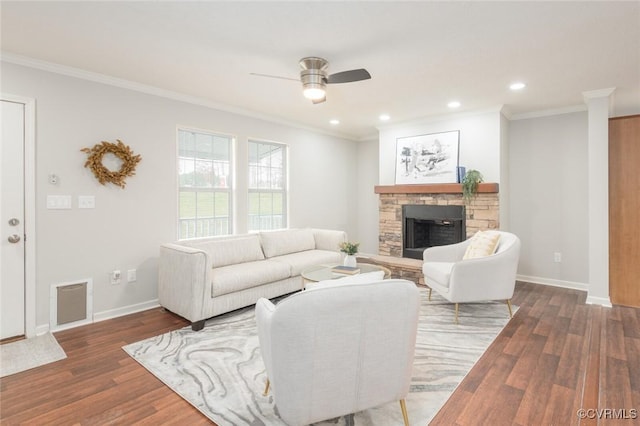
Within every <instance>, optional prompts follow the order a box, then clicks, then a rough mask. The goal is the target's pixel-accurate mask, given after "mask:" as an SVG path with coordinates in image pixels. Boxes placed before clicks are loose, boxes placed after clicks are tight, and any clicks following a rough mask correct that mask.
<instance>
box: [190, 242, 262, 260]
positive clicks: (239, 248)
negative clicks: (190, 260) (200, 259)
mask: <svg viewBox="0 0 640 426" xmlns="http://www.w3.org/2000/svg"><path fill="white" fill-rule="evenodd" d="M189 246H191V247H194V248H198V249H200V250H204V251H206V252H207V253H208V254H209V256H210V257H211V266H212V267H213V268H219V267H221V266H227V265H234V264H236V263H243V262H252V261H254V260H262V259H264V254H263V253H262V247H260V239H259V237H258V235H257V234H256V235H243V236H241V237H231V238H226V237H225V238H220V239H207V240H205V241H194V242H190V243H189Z"/></svg>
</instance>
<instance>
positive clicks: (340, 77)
mask: <svg viewBox="0 0 640 426" xmlns="http://www.w3.org/2000/svg"><path fill="white" fill-rule="evenodd" d="M370 78H371V74H369V71H367V70H365V69H364V68H360V69H357V70H349V71H342V72H337V73H335V74H331V75H330V76H328V77H327V84H336V83H350V82H352V81H360V80H368V79H370Z"/></svg>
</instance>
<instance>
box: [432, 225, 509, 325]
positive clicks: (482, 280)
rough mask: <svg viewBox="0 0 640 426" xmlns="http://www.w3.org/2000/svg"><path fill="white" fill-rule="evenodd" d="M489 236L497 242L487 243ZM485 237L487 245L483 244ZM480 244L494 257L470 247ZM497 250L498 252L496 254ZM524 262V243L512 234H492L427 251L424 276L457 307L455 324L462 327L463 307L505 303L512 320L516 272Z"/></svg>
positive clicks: (491, 232)
mask: <svg viewBox="0 0 640 426" xmlns="http://www.w3.org/2000/svg"><path fill="white" fill-rule="evenodd" d="M487 234H489V235H492V236H498V237H499V238H497V246H495V245H492V244H493V243H495V242H496V241H495V240H493V241H491V242H489V243H487V238H486V236H487ZM483 236H484V237H485V238H484V239H483V241H479V240H481V239H482V238H480V237H483ZM478 242H480V243H481V245H482V244H483V245H484V247H482V246H481V247H479V248H480V249H486V248H487V246H488V248H489V250H490V252H492V253H493V254H491V253H485V254H482V253H481V251H482V250H479V249H478V247H470V246H471V245H472V244H476V243H478ZM494 250H495V251H494ZM519 258H520V239H519V238H518V237H517V236H516V235H514V234H512V233H509V232H504V231H488V232H487V233H482V235H481V233H478V234H476V235H475V236H474V237H472V238H469V239H467V240H466V241H463V242H461V243H457V244H450V245H446V246H435V247H429V248H427V249H426V250H425V251H424V254H423V259H424V263H423V265H422V272H423V273H424V278H425V283H426V284H427V286H429V300H431V291H432V290H435V291H436V292H437V293H438V294H440V295H441V296H442V297H444V298H445V299H447V300H448V301H450V302H452V303H455V322H456V324H457V323H458V310H459V303H469V302H481V301H488V300H504V301H506V302H507V307H508V309H509V317H512V316H513V313H512V311H511V297H513V291H514V288H515V283H516V272H517V270H518V260H519Z"/></svg>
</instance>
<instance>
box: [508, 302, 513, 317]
mask: <svg viewBox="0 0 640 426" xmlns="http://www.w3.org/2000/svg"><path fill="white" fill-rule="evenodd" d="M507 308H509V318H513V311H512V310H511V299H507Z"/></svg>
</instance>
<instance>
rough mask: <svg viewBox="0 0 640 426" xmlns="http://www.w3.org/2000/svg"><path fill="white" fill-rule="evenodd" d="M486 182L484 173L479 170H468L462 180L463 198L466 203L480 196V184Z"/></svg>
mask: <svg viewBox="0 0 640 426" xmlns="http://www.w3.org/2000/svg"><path fill="white" fill-rule="evenodd" d="M483 181H484V178H483V177H482V173H480V172H479V171H477V170H473V169H471V170H467V173H466V174H465V175H464V178H462V197H463V198H464V200H465V202H467V203H468V202H470V201H471V198H473V197H475V196H476V195H478V184H480V183H481V182H483Z"/></svg>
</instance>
